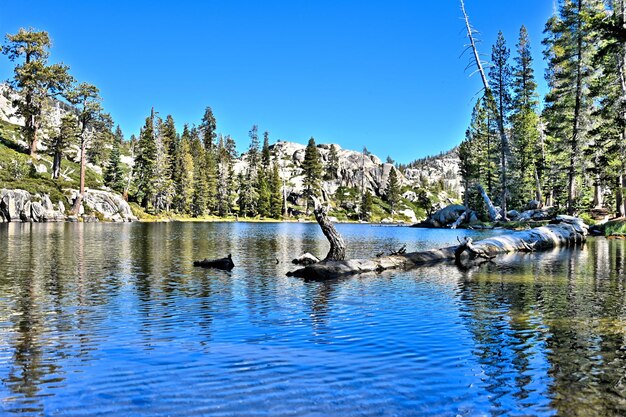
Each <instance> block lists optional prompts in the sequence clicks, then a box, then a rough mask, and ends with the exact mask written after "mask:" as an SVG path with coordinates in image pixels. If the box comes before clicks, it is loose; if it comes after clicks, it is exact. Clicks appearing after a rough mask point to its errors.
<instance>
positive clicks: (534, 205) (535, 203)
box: [524, 200, 541, 210]
mask: <svg viewBox="0 0 626 417" xmlns="http://www.w3.org/2000/svg"><path fill="white" fill-rule="evenodd" d="M540 208H541V202H540V201H539V200H530V201H529V202H528V203H526V207H525V208H524V210H538V209H540Z"/></svg>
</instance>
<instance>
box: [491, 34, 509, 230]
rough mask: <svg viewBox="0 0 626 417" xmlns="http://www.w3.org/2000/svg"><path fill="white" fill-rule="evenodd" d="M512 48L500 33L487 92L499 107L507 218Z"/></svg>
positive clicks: (501, 195)
mask: <svg viewBox="0 0 626 417" xmlns="http://www.w3.org/2000/svg"><path fill="white" fill-rule="evenodd" d="M509 56H510V50H509V48H507V46H506V41H505V39H504V35H503V34H502V32H499V33H498V39H497V40H496V44H495V45H494V46H493V48H492V51H491V61H492V66H491V68H490V70H489V79H490V89H489V90H488V91H487V92H486V93H487V98H488V99H491V98H492V99H493V101H494V105H495V108H496V109H497V123H498V128H499V130H500V131H501V132H502V134H501V135H500V137H501V143H500V179H501V193H500V205H501V207H502V217H503V218H506V212H507V202H508V198H509V190H508V172H507V170H508V159H509V143H508V137H507V135H506V127H507V125H508V115H509V111H510V109H511V92H510V88H511V67H510V65H509V62H508V61H509Z"/></svg>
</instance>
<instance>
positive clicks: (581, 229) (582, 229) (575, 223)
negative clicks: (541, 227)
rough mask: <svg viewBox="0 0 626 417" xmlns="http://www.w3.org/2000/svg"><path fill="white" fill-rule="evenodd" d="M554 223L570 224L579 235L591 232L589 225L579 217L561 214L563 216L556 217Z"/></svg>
mask: <svg viewBox="0 0 626 417" xmlns="http://www.w3.org/2000/svg"><path fill="white" fill-rule="evenodd" d="M553 223H556V224H559V223H566V224H569V225H571V226H572V227H573V228H574V230H576V231H577V232H578V233H583V234H585V235H586V234H587V233H588V232H589V226H588V225H587V224H585V222H584V221H582V220H581V219H579V218H578V217H574V216H567V215H565V214H561V215H558V216H556V217H555V218H554V222H553Z"/></svg>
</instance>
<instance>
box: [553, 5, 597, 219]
mask: <svg viewBox="0 0 626 417" xmlns="http://www.w3.org/2000/svg"><path fill="white" fill-rule="evenodd" d="M595 4H597V2H596V1H595V0H565V1H564V2H563V3H562V4H561V7H560V10H559V15H558V16H553V17H552V18H550V20H549V21H548V23H547V24H546V29H545V34H546V38H545V39H544V41H543V43H544V45H545V46H546V50H545V53H544V55H545V57H546V60H547V61H548V71H547V74H546V79H547V81H548V85H549V87H550V92H549V93H548V95H547V96H546V99H545V101H546V107H545V118H546V120H547V121H548V132H549V134H550V135H551V136H552V137H554V138H555V139H556V140H555V141H553V144H554V145H555V147H554V149H552V150H551V151H552V152H553V153H555V154H556V155H557V157H558V158H559V160H560V162H561V163H562V164H563V165H564V168H565V172H566V177H567V179H566V182H567V199H566V205H567V211H568V212H569V213H570V214H573V213H574V211H575V210H576V208H577V184H576V183H577V178H578V177H579V175H580V174H581V170H582V166H581V159H580V156H581V154H582V152H581V151H582V148H583V146H584V144H585V140H586V135H587V131H588V127H589V124H588V121H589V113H590V111H591V106H592V102H591V101H590V100H589V96H588V87H589V84H590V81H591V76H592V73H593V71H592V67H591V66H590V60H591V57H592V55H593V54H594V50H595V46H594V42H593V38H594V36H593V30H592V27H591V25H590V24H589V22H588V21H587V19H586V16H587V15H590V14H593V13H592V9H593V8H594V5H595ZM557 193H558V190H557ZM559 194H560V193H559Z"/></svg>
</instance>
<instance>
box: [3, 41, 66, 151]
mask: <svg viewBox="0 0 626 417" xmlns="http://www.w3.org/2000/svg"><path fill="white" fill-rule="evenodd" d="M6 39H7V43H6V44H5V45H4V47H3V48H2V53H3V54H5V55H7V56H8V58H9V59H10V60H11V61H16V60H19V59H22V58H23V62H22V63H21V64H18V65H16V66H15V68H14V74H15V75H14V77H13V80H11V81H10V85H11V87H12V89H13V91H15V92H16V93H17V98H16V99H15V100H13V101H12V104H13V106H15V108H16V110H17V111H16V113H17V115H19V116H21V117H22V118H23V119H24V127H23V132H24V136H25V137H26V140H27V142H28V144H29V146H30V155H31V157H33V158H34V157H36V154H37V146H38V143H39V139H40V136H41V132H40V131H41V129H42V126H43V122H44V114H43V113H44V108H45V106H46V103H47V102H48V101H49V100H50V99H51V98H53V97H56V96H58V95H61V94H64V93H66V92H67V91H68V90H69V89H70V87H71V84H72V82H73V78H72V77H71V76H70V75H69V73H68V71H69V67H67V66H65V65H63V64H52V65H48V56H49V55H50V51H49V49H50V46H51V42H50V37H49V36H48V33H47V32H37V31H34V30H26V29H20V30H19V32H18V33H16V34H15V35H7V36H6Z"/></svg>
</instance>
